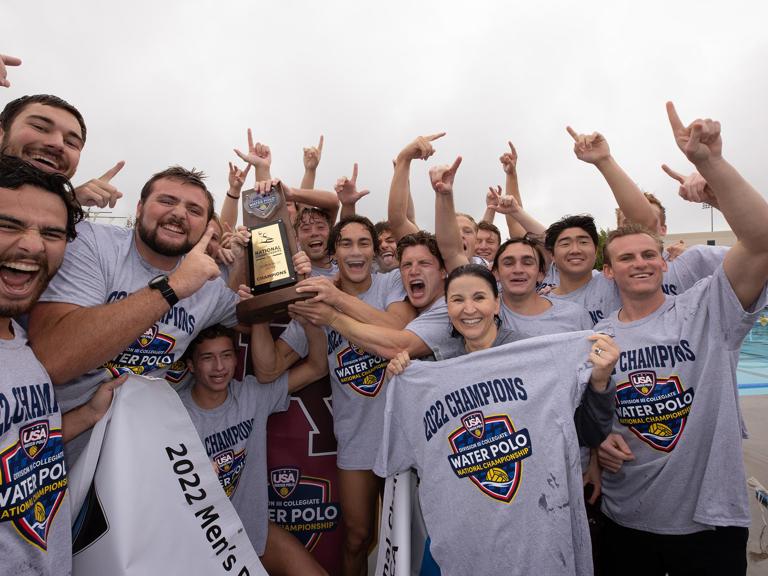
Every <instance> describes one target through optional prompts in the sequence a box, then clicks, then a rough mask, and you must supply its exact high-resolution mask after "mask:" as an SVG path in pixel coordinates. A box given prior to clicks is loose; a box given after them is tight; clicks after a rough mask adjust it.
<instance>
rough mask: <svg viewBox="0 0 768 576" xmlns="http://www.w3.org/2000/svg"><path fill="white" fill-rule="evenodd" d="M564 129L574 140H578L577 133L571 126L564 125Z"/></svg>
mask: <svg viewBox="0 0 768 576" xmlns="http://www.w3.org/2000/svg"><path fill="white" fill-rule="evenodd" d="M565 129H566V130H567V131H568V134H570V135H571V138H573V140H574V141H575V142H578V141H579V135H578V134H577V133H576V131H575V130H574V129H573V128H571V127H570V126H566V127H565Z"/></svg>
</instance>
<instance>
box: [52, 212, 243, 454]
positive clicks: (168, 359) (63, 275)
mask: <svg viewBox="0 0 768 576" xmlns="http://www.w3.org/2000/svg"><path fill="white" fill-rule="evenodd" d="M133 233H134V231H133V230H131V229H130V228H118V227H115V226H105V225H101V224H94V223H91V222H81V223H80V224H78V226H77V238H76V239H75V241H74V242H72V243H71V244H69V245H68V246H67V251H66V253H65V255H64V262H63V264H62V266H61V269H60V270H59V272H58V274H56V276H54V278H53V279H52V280H51V283H50V284H49V286H48V289H47V290H46V291H45V292H44V293H43V295H42V296H41V297H40V302H66V303H68V304H76V305H77V306H82V307H91V306H102V305H104V304H110V303H112V302H116V301H118V300H121V299H122V298H126V297H127V296H129V295H130V294H132V293H134V292H137V291H138V290H141V289H142V288H145V287H146V286H147V283H148V282H149V281H150V280H151V279H152V278H154V277H155V276H158V275H160V274H166V273H167V271H164V270H160V269H158V268H154V267H152V266H150V265H149V264H148V263H147V262H146V261H145V260H144V259H143V258H142V257H141V255H140V254H139V253H138V251H137V250H136V244H135V241H134V238H133ZM237 302H238V298H237V294H235V293H234V292H232V291H231V290H230V289H229V288H227V286H226V284H225V283H224V281H223V280H222V279H221V278H217V279H216V280H212V281H210V282H206V283H205V284H204V285H203V287H202V288H200V290H198V291H197V292H196V293H195V294H193V295H192V296H190V297H189V298H184V299H183V300H179V302H178V303H177V304H176V305H175V306H174V307H173V308H171V309H170V310H169V311H168V312H167V313H166V314H164V315H163V316H162V317H161V318H160V319H158V320H157V321H156V322H155V323H154V324H153V325H152V326H150V327H148V328H147V330H146V331H145V332H144V334H142V335H141V336H139V337H138V338H137V339H136V340H135V341H134V342H133V343H132V344H131V345H129V346H128V347H127V348H126V349H125V350H124V351H123V352H121V353H120V354H118V355H117V356H115V357H114V358H113V359H112V360H110V361H109V362H106V363H105V364H104V365H102V366H100V367H99V368H96V369H95V370H91V371H90V372H87V373H85V374H83V375H82V376H80V377H78V378H75V379H74V380H71V381H70V382H67V383H66V384H65V385H63V386H58V387H57V389H56V394H57V396H58V399H59V402H61V407H62V410H63V411H64V412H67V411H69V410H71V409H72V408H76V407H77V406H80V405H82V404H84V403H85V402H87V401H88V399H89V398H90V397H91V396H92V395H93V393H94V392H95V391H96V388H98V386H99V384H101V383H102V382H104V381H106V380H109V379H111V378H115V377H117V376H119V375H120V374H123V373H126V372H133V373H135V374H140V375H144V376H147V375H149V376H154V377H162V376H165V377H166V378H167V379H168V381H169V382H171V383H175V382H178V381H180V380H181V379H183V378H184V375H185V373H186V366H185V365H184V364H183V362H182V361H181V356H182V355H183V354H184V351H185V350H186V348H187V345H188V344H189V343H190V342H191V341H192V340H193V339H194V338H195V336H196V335H197V334H198V333H199V332H200V331H201V330H202V329H203V328H205V327H207V326H210V325H212V324H216V323H222V324H225V325H227V326H234V325H235V324H237V318H236V316H235V306H236V305H237ZM87 328H88V327H87V326H84V327H83V329H84V330H86V329H87ZM114 329H115V330H119V329H120V326H117V325H116V326H114ZM62 345H63V346H77V342H76V341H75V342H66V343H62ZM83 353H84V354H87V353H88V351H87V350H84V351H83ZM88 437H89V434H81V435H80V436H78V437H77V438H75V439H74V440H72V441H71V442H69V443H67V458H68V459H69V461H70V462H73V461H74V460H73V459H74V458H76V457H77V455H78V454H79V453H80V452H81V451H82V449H83V448H84V447H85V444H87V440H88Z"/></svg>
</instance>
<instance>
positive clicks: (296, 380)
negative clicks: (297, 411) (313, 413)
mask: <svg viewBox="0 0 768 576" xmlns="http://www.w3.org/2000/svg"><path fill="white" fill-rule="evenodd" d="M294 318H295V319H296V321H297V322H299V323H300V324H301V326H302V328H304V332H305V334H306V335H307V343H308V346H309V354H308V355H307V357H306V358H305V359H304V360H303V361H302V362H300V363H299V364H297V365H296V366H295V367H293V368H291V370H290V372H288V393H289V394H293V393H294V392H298V391H299V390H301V389H302V388H304V387H305V386H307V385H308V384H312V382H316V381H317V380H319V379H320V378H322V377H323V376H325V375H326V374H327V373H328V356H327V351H328V340H327V338H326V336H325V332H324V331H323V329H322V328H319V327H317V326H313V325H312V324H311V323H309V322H308V321H306V319H304V318H301V317H300V316H294Z"/></svg>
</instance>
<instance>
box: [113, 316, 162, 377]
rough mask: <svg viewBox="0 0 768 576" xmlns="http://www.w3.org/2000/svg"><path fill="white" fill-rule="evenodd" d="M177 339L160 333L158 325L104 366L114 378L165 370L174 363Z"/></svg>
mask: <svg viewBox="0 0 768 576" xmlns="http://www.w3.org/2000/svg"><path fill="white" fill-rule="evenodd" d="M175 346H176V339H175V338H174V337H173V336H170V335H168V334H164V333H162V332H160V330H159V328H158V326H157V324H155V325H154V326H152V327H151V328H148V329H147V330H145V331H144V333H143V334H142V335H141V336H139V337H138V338H136V340H135V341H134V342H133V344H131V345H130V346H128V347H127V348H126V349H125V350H123V351H122V352H121V353H120V354H118V355H117V356H115V357H114V358H113V359H112V360H110V361H109V362H107V363H106V364H104V366H103V368H105V369H107V370H108V371H109V373H110V374H111V375H112V377H113V378H117V377H118V376H120V375H121V374H126V373H128V374H138V375H143V374H149V373H150V372H152V371H154V370H165V369H167V368H168V367H169V366H171V365H172V364H173V363H174V360H175V354H174V353H173V349H174V347H175Z"/></svg>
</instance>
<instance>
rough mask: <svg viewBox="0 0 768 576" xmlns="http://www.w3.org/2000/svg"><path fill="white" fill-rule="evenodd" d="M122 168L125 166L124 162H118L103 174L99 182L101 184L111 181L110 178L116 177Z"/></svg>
mask: <svg viewBox="0 0 768 576" xmlns="http://www.w3.org/2000/svg"><path fill="white" fill-rule="evenodd" d="M123 166H125V160H120V162H118V163H117V164H115V165H114V166H112V168H110V169H109V170H107V171H106V172H104V175H103V176H101V178H99V180H101V181H102V182H109V181H110V180H112V178H114V177H115V176H117V173H118V172H120V170H122V169H123Z"/></svg>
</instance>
